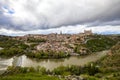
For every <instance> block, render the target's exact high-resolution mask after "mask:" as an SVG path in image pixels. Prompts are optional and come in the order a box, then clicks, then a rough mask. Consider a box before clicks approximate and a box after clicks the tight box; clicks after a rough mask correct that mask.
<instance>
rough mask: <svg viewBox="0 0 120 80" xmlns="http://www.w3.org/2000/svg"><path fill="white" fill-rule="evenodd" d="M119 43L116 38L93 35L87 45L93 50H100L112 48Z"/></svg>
mask: <svg viewBox="0 0 120 80" xmlns="http://www.w3.org/2000/svg"><path fill="white" fill-rule="evenodd" d="M116 43H117V41H116V40H114V39H112V38H109V37H108V36H102V35H101V36H100V35H97V36H92V38H91V39H90V40H88V41H87V43H86V44H85V45H86V47H87V48H88V49H89V50H90V51H92V52H99V51H102V50H106V49H110V48H111V47H112V46H113V45H115V44H116Z"/></svg>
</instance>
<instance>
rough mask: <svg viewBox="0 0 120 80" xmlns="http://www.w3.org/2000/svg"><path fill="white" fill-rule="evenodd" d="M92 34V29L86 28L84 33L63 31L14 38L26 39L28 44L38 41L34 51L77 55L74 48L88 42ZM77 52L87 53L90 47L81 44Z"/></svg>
mask: <svg viewBox="0 0 120 80" xmlns="http://www.w3.org/2000/svg"><path fill="white" fill-rule="evenodd" d="M91 35H93V33H92V30H84V33H79V34H62V32H61V33H60V34H57V33H51V34H48V35H41V34H28V35H25V36H22V37H20V36H19V37H15V38H14V39H16V40H20V41H25V44H27V45H31V44H32V43H34V42H38V44H37V46H35V50H34V51H41V50H42V51H49V50H52V51H56V52H60V51H64V52H66V53H70V54H71V55H77V54H75V50H74V49H75V47H76V45H81V44H84V43H86V41H87V40H88V37H89V36H91ZM76 52H79V53H81V54H87V53H88V49H87V48H85V47H84V46H81V47H80V50H79V51H76Z"/></svg>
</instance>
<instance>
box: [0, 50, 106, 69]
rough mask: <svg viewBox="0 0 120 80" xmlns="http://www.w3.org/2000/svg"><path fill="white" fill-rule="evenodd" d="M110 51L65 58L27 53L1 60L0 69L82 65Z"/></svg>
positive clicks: (52, 67)
mask: <svg viewBox="0 0 120 80" xmlns="http://www.w3.org/2000/svg"><path fill="white" fill-rule="evenodd" d="M107 52H108V51H103V52H100V53H96V54H92V55H89V56H85V57H77V56H72V57H69V58H64V59H40V60H36V59H30V58H28V57H26V56H25V55H22V56H19V57H13V58H11V59H4V60H2V59H1V60H0V69H1V70H3V68H7V66H12V65H14V66H22V67H37V66H41V67H45V68H46V69H49V70H53V69H54V68H57V67H59V66H61V65H63V66H67V65H80V66H83V65H85V64H87V63H88V62H92V61H96V60H98V59H99V58H101V57H102V56H104V55H106V53H107Z"/></svg>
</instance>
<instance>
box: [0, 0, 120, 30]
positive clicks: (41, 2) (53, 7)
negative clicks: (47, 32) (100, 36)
mask: <svg viewBox="0 0 120 80" xmlns="http://www.w3.org/2000/svg"><path fill="white" fill-rule="evenodd" d="M0 3H1V5H2V7H4V6H7V7H8V9H12V10H14V12H15V13H14V14H11V15H7V14H9V13H8V11H7V10H6V9H3V10H5V11H4V12H3V13H4V16H5V17H6V16H7V17H8V16H9V18H10V23H9V24H12V26H9V27H8V28H9V29H18V30H34V29H44V28H46V29H48V28H54V27H56V28H58V27H61V26H70V25H74V24H75V25H82V24H85V25H88V23H90V24H92V23H93V22H96V21H97V22H98V24H99V25H100V24H102V23H103V24H106V23H108V22H110V21H111V20H116V19H118V20H119V19H120V14H118V12H120V11H119V10H120V5H119V3H120V0H59V1H58V0H0ZM6 11H7V12H6ZM116 16H117V17H116ZM119 21H120V20H119ZM98 24H95V25H98ZM110 24H111V23H108V24H107V25H110ZM115 24H118V23H115ZM93 25H94V24H93Z"/></svg>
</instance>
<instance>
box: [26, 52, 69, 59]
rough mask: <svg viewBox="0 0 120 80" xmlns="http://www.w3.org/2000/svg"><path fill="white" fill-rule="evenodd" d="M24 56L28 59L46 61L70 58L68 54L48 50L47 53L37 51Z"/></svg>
mask: <svg viewBox="0 0 120 80" xmlns="http://www.w3.org/2000/svg"><path fill="white" fill-rule="evenodd" d="M26 56H28V57H30V58H37V59H48V58H54V59H59V58H65V57H68V56H70V54H69V53H65V52H63V51H59V52H56V51H52V50H48V51H42V50H41V51H38V52H36V53H26Z"/></svg>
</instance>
